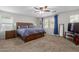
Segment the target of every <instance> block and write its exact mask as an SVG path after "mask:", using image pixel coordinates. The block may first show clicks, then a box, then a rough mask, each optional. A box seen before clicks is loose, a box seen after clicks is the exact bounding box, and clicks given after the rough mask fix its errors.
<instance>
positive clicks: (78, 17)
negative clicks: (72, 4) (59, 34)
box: [70, 15, 79, 23]
mask: <svg viewBox="0 0 79 59" xmlns="http://www.w3.org/2000/svg"><path fill="white" fill-rule="evenodd" d="M75 22H79V15H71V16H70V23H75Z"/></svg>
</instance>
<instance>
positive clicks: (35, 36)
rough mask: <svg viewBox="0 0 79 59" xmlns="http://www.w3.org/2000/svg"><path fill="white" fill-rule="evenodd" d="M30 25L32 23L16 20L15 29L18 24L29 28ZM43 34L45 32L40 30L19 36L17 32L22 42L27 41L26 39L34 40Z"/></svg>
mask: <svg viewBox="0 0 79 59" xmlns="http://www.w3.org/2000/svg"><path fill="white" fill-rule="evenodd" d="M30 25H33V24H32V23H21V22H17V23H16V27H17V29H18V26H20V27H21V26H28V28H29V26H30ZM44 34H45V32H42V33H33V34H31V35H29V36H26V37H21V36H20V35H18V34H17V35H18V36H20V37H21V38H22V40H23V41H24V42H28V41H32V40H35V39H37V38H41V37H44Z"/></svg>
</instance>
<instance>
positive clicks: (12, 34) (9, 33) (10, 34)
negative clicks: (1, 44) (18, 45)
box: [5, 30, 17, 39]
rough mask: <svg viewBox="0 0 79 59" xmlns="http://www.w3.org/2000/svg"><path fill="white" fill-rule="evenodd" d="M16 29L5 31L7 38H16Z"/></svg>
mask: <svg viewBox="0 0 79 59" xmlns="http://www.w3.org/2000/svg"><path fill="white" fill-rule="evenodd" d="M16 36H17V34H16V30H10V31H6V32H5V39H11V38H16Z"/></svg>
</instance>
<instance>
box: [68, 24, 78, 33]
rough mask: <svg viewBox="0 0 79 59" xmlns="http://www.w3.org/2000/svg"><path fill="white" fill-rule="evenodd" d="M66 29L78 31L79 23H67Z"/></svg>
mask: <svg viewBox="0 0 79 59" xmlns="http://www.w3.org/2000/svg"><path fill="white" fill-rule="evenodd" d="M72 24H73V26H72ZM72 28H73V29H72ZM68 31H69V32H73V33H79V23H69V24H68Z"/></svg>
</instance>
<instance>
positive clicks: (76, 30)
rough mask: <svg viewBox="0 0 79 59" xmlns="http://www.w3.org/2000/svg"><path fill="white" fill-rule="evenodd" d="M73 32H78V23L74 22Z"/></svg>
mask: <svg viewBox="0 0 79 59" xmlns="http://www.w3.org/2000/svg"><path fill="white" fill-rule="evenodd" d="M74 32H75V33H79V23H74Z"/></svg>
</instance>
